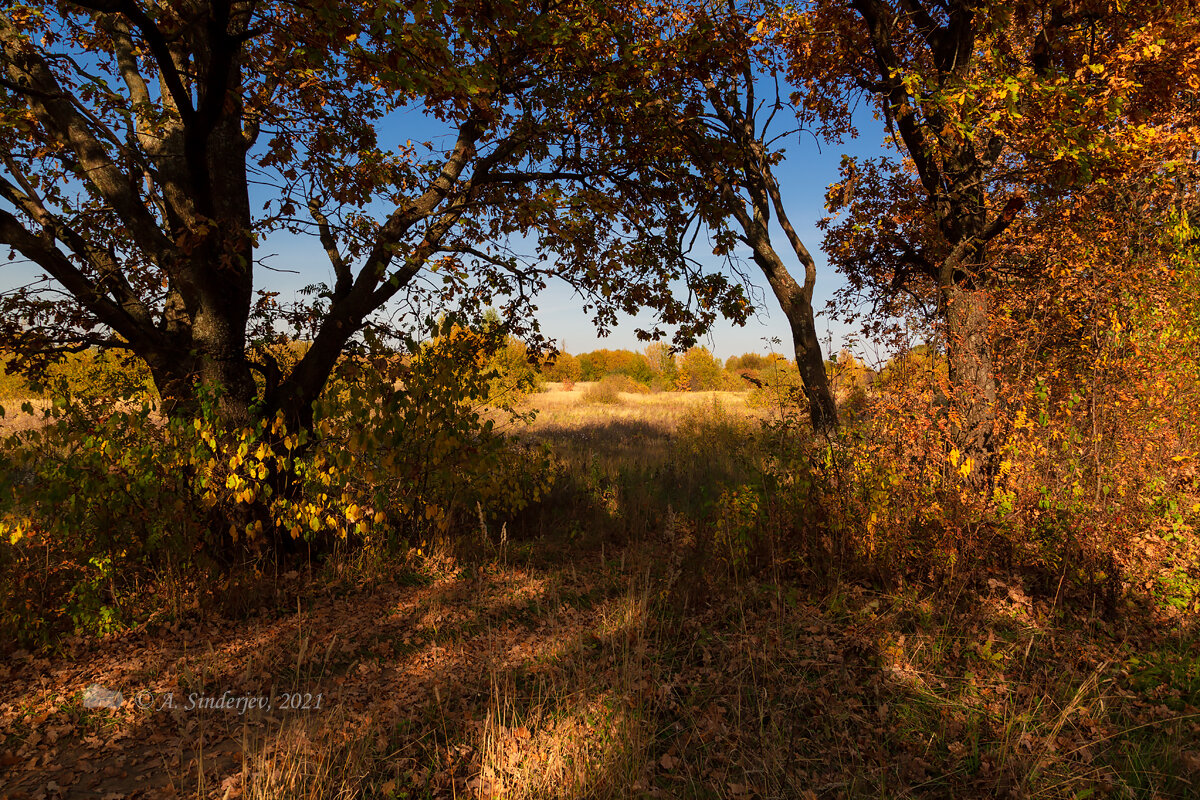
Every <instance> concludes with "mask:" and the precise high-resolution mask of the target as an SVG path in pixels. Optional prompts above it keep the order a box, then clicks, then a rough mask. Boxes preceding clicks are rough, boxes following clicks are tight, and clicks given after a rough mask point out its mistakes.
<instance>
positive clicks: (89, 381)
mask: <svg viewBox="0 0 1200 800" xmlns="http://www.w3.org/2000/svg"><path fill="white" fill-rule="evenodd" d="M306 345H307V343H306V342H289V343H287V344H285V345H275V346H272V348H271V350H272V354H273V357H274V358H275V359H276V361H277V362H278V363H280V364H282V365H284V366H291V364H293V363H294V362H295V361H296V360H298V359H299V357H300V356H301V355H302V354H303V352H304V349H305V347H306ZM929 352H930V351H929V349H928V348H927V347H925V346H924V345H922V346H919V347H916V348H914V349H913V350H911V351H910V352H908V353H906V354H904V355H903V356H902V357H897V358H893V359H892V360H891V361H889V362H888V363H887V364H885V365H884V366H883V367H882V368H880V369H878V370H874V369H872V368H871V367H869V366H867V365H866V364H864V363H863V362H862V361H860V360H859V359H857V358H856V357H855V356H853V355H852V354H851V353H850V352H849V351H847V350H843V351H842V352H841V353H840V354H839V355H838V356H837V358H835V359H830V360H827V361H826V362H825V364H826V369H827V370H828V372H829V376H830V380H831V381H832V383H833V385H834V388H835V391H837V392H838V394H839V395H841V396H842V397H843V398H844V397H846V396H847V395H849V394H852V393H854V392H856V391H866V390H867V389H869V388H870V387H871V386H872V385H875V384H876V383H879V382H886V381H890V380H893V379H896V378H906V379H907V378H911V377H918V378H919V377H920V376H922V375H927V376H928V375H931V373H930V365H931V363H933V362H931V360H930V355H929ZM483 358H484V361H485V363H486V364H487V367H488V368H490V369H493V370H495V372H496V373H497V376H498V384H497V387H495V388H497V389H500V388H501V387H502V386H503V388H504V389H506V390H507V391H508V392H512V391H516V392H517V393H518V394H519V393H526V392H529V391H538V390H540V389H542V388H543V385H544V383H545V382H547V381H552V382H557V383H562V384H567V385H568V386H569V385H571V384H574V383H580V382H596V381H602V380H604V379H605V378H610V377H612V376H619V377H620V378H621V380H622V382H623V383H624V385H627V386H629V387H630V388H633V389H635V390H648V391H735V392H736V391H746V390H751V389H762V388H764V387H772V388H775V389H782V390H785V391H790V390H791V389H795V390H797V391H798V390H799V387H800V380H799V373H798V372H797V370H796V362H795V361H793V360H791V359H788V358H787V357H786V356H783V355H781V354H779V353H768V354H766V355H763V354H760V353H743V354H742V355H740V356H730V357H729V358H727V359H725V360H724V361H723V362H722V361H721V359H719V358H717V357H716V356H714V355H713V353H712V352H711V351H710V350H709V349H708V348H707V347H702V346H697V347H692V348H690V349H688V350H686V351H683V352H674V351H673V350H672V348H671V347H670V346H669V345H666V344H661V343H655V344H651V345H650V346H648V347H647V348H646V349H645V350H643V351H640V352H639V351H634V350H624V349H615V350H613V349H601V350H592V351H590V352H586V353H579V354H572V353H569V352H566V351H563V352H560V353H558V355H557V356H555V357H553V358H550V359H544V360H543V359H539V358H538V357H537V356H533V355H531V354H530V353H529V351H528V350H527V349H526V347H525V344H524V343H523V342H521V341H520V340H518V339H516V338H514V337H511V336H510V337H507V339H506V340H505V341H504V342H503V344H501V345H500V346H499V347H498V348H497V349H495V350H493V351H492V352H491V353H490V354H488V355H486V356H484V357H483ZM7 366H8V360H7V359H6V358H5V357H4V356H3V355H0V400H14V399H25V398H32V397H53V396H60V395H62V394H64V393H70V394H73V395H77V396H88V395H93V394H97V395H99V394H107V393H111V392H112V390H113V388H114V387H116V386H118V385H120V386H127V387H129V388H132V389H136V390H137V391H134V392H132V393H130V392H126V393H124V394H125V396H130V394H133V395H137V394H144V396H146V397H148V398H153V397H155V395H156V393H155V390H154V385H153V382H152V381H151V379H150V374H149V370H148V369H147V368H146V366H145V364H144V363H142V362H141V361H140V360H138V359H137V358H135V357H133V356H131V355H128V354H125V353H120V352H116V351H100V350H96V349H92V350H86V351H83V352H79V353H69V354H67V355H65V356H63V357H62V359H61V360H60V361H59V362H58V363H56V364H53V365H51V366H50V367H48V368H47V369H46V370H45V372H44V375H43V377H42V378H41V379H40V380H39V381H37V382H30V381H29V380H28V379H26V378H24V377H22V376H20V375H18V374H15V372H14V371H12V370H9V369H6V367H7ZM943 370H944V366H943Z"/></svg>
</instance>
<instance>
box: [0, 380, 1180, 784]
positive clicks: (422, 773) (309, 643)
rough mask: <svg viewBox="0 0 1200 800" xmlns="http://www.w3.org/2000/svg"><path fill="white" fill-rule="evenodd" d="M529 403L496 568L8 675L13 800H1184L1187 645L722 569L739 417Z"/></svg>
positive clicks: (986, 589)
mask: <svg viewBox="0 0 1200 800" xmlns="http://www.w3.org/2000/svg"><path fill="white" fill-rule="evenodd" d="M528 402H529V404H530V406H531V407H535V408H537V409H539V411H540V413H539V415H538V417H537V419H536V420H535V421H534V422H533V423H532V425H530V426H529V427H528V428H526V429H525V430H524V431H523V432H522V435H523V436H526V437H530V438H534V439H536V440H539V441H543V442H546V443H548V444H549V445H550V446H551V447H552V448H554V450H555V451H556V453H557V454H558V457H559V459H560V465H561V467H562V469H563V470H564V474H563V476H562V478H561V480H560V484H559V486H558V487H557V488H556V489H555V493H554V494H553V495H552V496H551V497H549V498H547V499H546V501H545V502H543V503H542V504H541V505H540V506H539V507H538V508H537V509H535V510H533V511H532V512H528V513H526V514H525V515H524V516H522V517H519V518H518V517H514V518H513V519H510V520H507V527H506V528H505V530H506V531H507V534H508V536H509V539H508V541H507V549H506V550H504V555H503V557H501V558H490V557H486V556H484V555H481V554H480V552H479V551H480V549H481V548H480V542H479V541H478V538H477V537H476V538H473V539H471V540H470V546H467V544H466V542H467V538H466V537H464V540H463V542H464V544H463V545H462V546H461V547H458V548H455V552H447V553H439V554H437V555H436V556H428V555H425V556H423V557H420V558H412V559H411V560H410V561H408V562H397V561H391V562H387V563H384V562H376V561H369V560H364V559H365V558H366V557H365V556H364V555H363V554H362V553H358V554H355V556H354V558H355V559H357V560H354V561H351V560H343V561H335V562H334V563H331V564H328V565H326V567H325V569H324V572H322V573H320V574H315V575H313V576H310V577H309V578H308V579H307V580H301V579H300V578H296V579H294V580H291V581H290V582H289V581H288V580H284V581H282V584H281V585H282V587H283V588H282V589H280V590H279V591H280V594H279V596H277V597H275V598H273V599H270V598H269V599H268V600H267V601H264V602H263V603H262V605H263V608H262V611H261V612H260V613H257V614H254V615H251V616H250V617H248V618H246V617H243V618H241V619H222V618H213V617H209V618H205V619H200V618H196V617H187V618H184V619H176V620H175V621H173V622H168V623H163V624H159V625H157V626H155V627H146V628H144V629H141V630H138V631H134V632H132V633H130V634H128V635H122V636H116V637H110V638H108V639H101V640H96V641H91V642H82V641H81V642H77V643H75V644H73V645H64V648H63V652H61V653H59V654H57V655H56V656H55V657H54V658H53V659H41V658H39V657H34V656H30V655H28V654H27V655H26V657H23V658H18V659H14V661H13V663H12V666H11V667H9V666H6V667H4V670H5V672H4V673H3V677H4V678H5V683H4V684H3V686H0V756H4V757H5V760H4V761H0V763H2V764H5V765H6V766H4V767H3V769H4V770H5V771H6V773H7V774H5V775H4V776H3V777H4V779H5V785H6V786H11V787H13V791H25V792H26V793H27V794H30V795H33V794H34V793H35V792H36V791H37V790H38V788H39V787H44V786H45V785H46V784H47V781H49V780H54V781H55V782H56V784H57V785H59V786H67V787H78V789H79V792H78V796H103V795H104V794H105V793H106V792H109V791H112V792H124V793H129V792H131V791H133V790H134V789H139V790H141V791H143V792H150V795H151V796H154V795H156V794H162V795H165V794H169V793H170V792H169V791H168V790H173V791H175V792H177V793H178V794H180V795H185V796H195V797H215V798H232V797H238V796H244V797H253V798H259V799H260V800H274V798H290V797H313V798H316V797H338V798H360V797H361V798H418V797H420V798H498V797H505V798H531V799H532V798H564V799H565V798H583V797H587V798H596V799H597V800H607V799H611V800H616V799H617V798H629V797H681V798H691V797H696V798H713V799H714V800H751V798H763V799H764V800H765V799H766V798H806V799H807V798H816V797H822V798H824V797H829V798H833V797H848V798H911V797H939V798H940V797H945V798H976V797H978V798H985V797H987V798H990V797H1014V798H1034V797H1037V798H1063V800H1066V798H1075V797H1082V796H1088V795H1089V794H1090V795H1091V796H1107V797H1113V798H1137V797H1146V798H1151V797H1160V798H1185V797H1194V796H1195V794H1194V787H1195V785H1197V784H1198V783H1200V748H1197V746H1196V745H1195V742H1196V741H1200V724H1198V722H1200V709H1198V708H1197V705H1200V674H1197V673H1196V672H1195V664H1197V663H1200V644H1198V643H1197V639H1196V632H1195V628H1194V627H1187V626H1184V625H1180V626H1178V627H1176V628H1167V627H1164V626H1163V625H1162V624H1161V622H1160V621H1159V620H1158V619H1157V618H1155V617H1154V616H1153V614H1152V613H1151V612H1150V611H1149V610H1147V609H1139V608H1135V607H1128V608H1126V609H1125V611H1126V613H1124V614H1123V615H1121V616H1119V617H1118V618H1116V619H1107V620H1106V619H1104V618H1102V617H1101V616H1098V615H1096V614H1092V613H1089V612H1087V610H1086V609H1083V610H1081V609H1070V608H1067V607H1065V606H1064V604H1063V603H1061V602H1059V600H1058V598H1056V597H1042V596H1035V595H1031V594H1029V593H1027V592H1026V591H1024V590H1023V589H1022V588H1021V583H1020V576H1013V577H1012V578H1006V579H1005V582H1000V581H994V582H988V583H983V584H982V585H958V586H954V587H950V588H949V589H940V588H936V587H922V586H920V585H919V583H914V584H913V585H912V586H910V587H908V588H906V589H904V590H903V591H890V592H887V591H883V590H881V589H880V588H878V587H873V586H871V585H869V584H867V583H864V582H861V581H851V580H842V581H838V582H833V583H832V584H829V583H821V582H816V581H809V580H807V579H806V578H805V576H806V575H808V574H810V572H811V571H812V570H813V569H815V568H816V566H817V565H815V564H812V563H803V564H797V563H796V560H795V559H794V558H793V557H792V556H791V555H790V554H789V552H788V548H789V547H791V546H792V543H791V542H789V541H788V540H787V539H786V524H787V522H788V521H787V520H781V519H772V520H767V521H765V522H764V523H763V525H762V526H761V531H760V532H762V534H763V535H764V536H766V535H769V536H773V537H775V538H774V539H773V540H772V541H771V543H770V546H771V547H773V548H776V549H777V550H778V551H779V553H778V554H776V555H775V556H773V557H772V558H771V559H769V561H768V566H767V567H766V568H760V569H747V568H745V567H744V566H743V567H741V568H738V569H734V568H733V567H732V566H731V564H732V562H733V560H734V557H733V555H732V554H731V553H729V552H728V551H722V550H721V549H720V548H721V546H723V545H724V546H728V544H729V543H728V542H727V541H726V540H725V539H722V538H721V536H722V531H726V532H727V530H728V527H725V528H723V527H722V526H721V524H720V522H719V520H718V515H719V513H720V499H721V497H723V496H724V495H723V492H724V490H726V489H729V488H737V487H738V486H739V485H740V484H741V483H744V482H746V481H747V480H749V479H750V478H748V476H749V475H751V474H752V472H751V471H750V470H749V468H748V467H747V465H746V464H747V462H746V460H745V459H747V458H749V457H752V456H753V455H754V453H753V450H754V448H755V447H756V446H757V442H758V440H757V439H755V438H754V431H755V424H756V417H757V415H758V412H757V411H756V410H754V409H751V408H748V407H747V406H746V405H745V402H744V396H743V395H738V394H734V393H697V394H674V393H672V394H649V395H633V396H629V397H624V398H623V402H622V403H620V404H618V405H616V406H600V405H581V404H580V403H579V387H578V386H577V387H576V390H575V391H573V392H566V391H562V390H552V391H548V392H545V393H542V394H539V395H535V396H533V397H531V398H529V401H528ZM484 533H485V535H486V532H484ZM492 535H493V536H495V535H496V534H495V532H494V531H493V533H492ZM805 557H806V558H809V559H815V558H817V557H819V551H813V552H808V551H806V556H805ZM826 558H827V559H829V560H830V561H832V558H831V557H829V556H827V557H826ZM368 562H369V563H368ZM824 566H825V568H826V569H827V570H832V569H833V568H834V567H836V564H833V565H832V566H831V565H830V564H826V565H824ZM92 681H101V682H106V683H107V684H111V685H113V686H114V687H117V688H122V689H124V690H126V693H127V696H132V695H133V694H134V693H135V692H136V691H138V690H139V689H142V688H146V689H150V690H152V691H155V692H162V691H168V690H171V691H188V690H194V687H202V688H203V689H204V690H205V691H216V692H217V693H219V692H220V691H221V690H223V689H226V688H235V689H237V690H238V691H243V692H257V691H270V690H272V689H274V688H275V687H289V688H301V689H304V690H305V691H310V692H317V691H319V692H322V693H323V694H324V696H325V706H324V707H323V709H322V710H321V711H320V712H313V713H310V714H307V715H304V716H296V717H282V716H280V715H278V714H276V715H273V716H271V715H264V716H261V717H254V718H244V719H238V718H232V719H231V718H230V717H228V716H227V715H226V716H221V715H209V716H208V717H205V718H201V717H198V716H196V715H186V714H184V715H178V716H177V717H173V716H171V715H169V714H145V713H139V712H137V711H136V710H135V709H131V708H123V709H121V710H119V711H116V712H105V713H103V714H97V713H92V714H91V715H90V716H89V715H88V714H84V713H82V712H81V709H80V708H79V703H78V696H79V693H80V692H81V691H82V688H83V687H84V686H86V685H87V684H88V683H90V682H92ZM45 731H56V733H55V734H54V736H55V742H54V749H53V751H52V752H53V755H51V756H47V755H46V754H47V753H50V752H51V751H49V750H46V739H45V737H46V734H45V733H44V732H45ZM114 743H115V745H114ZM180 752H182V753H183V757H182V758H178V757H177V756H172V755H171V754H172V753H180ZM201 758H203V763H200V761H201ZM78 764H85V765H88V770H89V771H88V772H86V773H85V771H84V769H83V768H82V767H80V768H78V769H75V767H73V766H72V765H78ZM106 770H112V774H111V775H110V774H109V773H108V772H106ZM72 771H74V772H77V773H78V774H77V775H76V776H75V778H74V780H73V782H68V778H67V777H64V775H66V773H69V772H72ZM122 772H124V773H126V775H125V777H119V773H122ZM92 776H95V777H94V778H93V777H92ZM106 776H107V777H106ZM201 776H203V777H201ZM135 779H137V780H135ZM138 781H140V783H139V782H138Z"/></svg>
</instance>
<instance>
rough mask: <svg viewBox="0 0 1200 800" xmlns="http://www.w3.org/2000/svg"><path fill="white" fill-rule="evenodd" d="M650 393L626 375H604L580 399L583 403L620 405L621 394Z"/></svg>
mask: <svg viewBox="0 0 1200 800" xmlns="http://www.w3.org/2000/svg"><path fill="white" fill-rule="evenodd" d="M648 391H650V390H649V389H648V388H647V387H646V386H644V385H643V384H640V383H638V382H637V381H635V380H634V379H633V378H630V377H629V376H628V375H605V376H604V377H603V378H601V379H600V380H599V381H598V382H596V383H594V384H592V385H591V386H589V387H588V388H587V391H585V392H584V393H583V395H582V397H581V400H582V402H585V403H610V404H615V403H620V402H621V394H622V393H624V394H645V393H647V392H648Z"/></svg>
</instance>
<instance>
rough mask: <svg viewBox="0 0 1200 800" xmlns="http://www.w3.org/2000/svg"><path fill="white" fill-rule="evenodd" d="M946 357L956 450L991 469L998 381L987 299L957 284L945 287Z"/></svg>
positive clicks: (982, 293) (943, 294)
mask: <svg viewBox="0 0 1200 800" xmlns="http://www.w3.org/2000/svg"><path fill="white" fill-rule="evenodd" d="M942 301H943V303H944V304H945V307H946V312H945V313H946V353H947V357H948V361H949V378H950V392H951V396H950V400H951V406H950V407H951V409H952V414H953V423H954V438H955V444H956V445H957V446H958V447H959V449H961V450H962V451H963V452H964V453H967V454H969V455H970V456H971V457H972V458H976V459H980V458H982V463H981V464H980V466H981V467H982V468H984V469H987V467H988V462H990V460H991V458H992V456H993V455H994V441H993V434H994V428H995V423H996V396H997V388H996V376H995V370H994V369H993V366H992V354H991V349H990V339H989V336H988V325H989V319H988V298H987V294H986V293H985V292H983V291H979V290H974V289H970V288H964V287H962V286H958V285H955V284H953V283H952V284H950V285H948V286H945V287H943V290H942Z"/></svg>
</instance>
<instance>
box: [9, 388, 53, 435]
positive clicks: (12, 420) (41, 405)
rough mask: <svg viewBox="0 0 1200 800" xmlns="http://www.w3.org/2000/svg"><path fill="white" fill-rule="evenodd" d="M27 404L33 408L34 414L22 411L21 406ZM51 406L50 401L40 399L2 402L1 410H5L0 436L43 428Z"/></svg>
mask: <svg viewBox="0 0 1200 800" xmlns="http://www.w3.org/2000/svg"><path fill="white" fill-rule="evenodd" d="M25 403H28V404H29V406H31V407H32V411H33V413H29V412H28V411H24V410H22V408H21V406H22V405H23V404H25ZM50 405H51V403H50V401H49V400H45V399H42V398H40V397H39V398H31V399H26V400H21V399H10V400H3V401H0V408H3V409H4V416H3V417H0V436H8V435H10V434H13V433H21V432H23V431H30V430H36V429H38V428H41V427H42V426H43V425H45V424H46V416H45V414H46V411H47V410H48V409H49V408H50Z"/></svg>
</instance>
